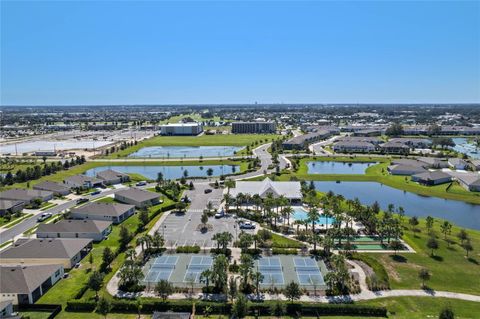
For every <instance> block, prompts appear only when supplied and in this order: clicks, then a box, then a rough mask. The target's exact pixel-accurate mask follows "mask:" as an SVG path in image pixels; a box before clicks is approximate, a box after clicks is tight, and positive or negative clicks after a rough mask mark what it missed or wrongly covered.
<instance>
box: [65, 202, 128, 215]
mask: <svg viewBox="0 0 480 319" xmlns="http://www.w3.org/2000/svg"><path fill="white" fill-rule="evenodd" d="M134 207H135V206H133V205H127V204H119V203H102V202H91V203H88V204H85V205H83V206H80V207H77V208H73V209H72V210H71V212H72V213H73V212H75V213H84V214H89V215H100V216H121V215H123V214H124V213H125V212H126V211H128V210H130V209H132V208H134Z"/></svg>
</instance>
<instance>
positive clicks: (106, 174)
mask: <svg viewBox="0 0 480 319" xmlns="http://www.w3.org/2000/svg"><path fill="white" fill-rule="evenodd" d="M96 176H97V178H98V179H101V180H102V181H103V183H104V184H105V185H115V184H121V183H125V182H128V181H130V176H128V175H127V174H124V173H121V172H117V171H114V170H113V169H107V170H104V171H101V172H98V173H97V175H96Z"/></svg>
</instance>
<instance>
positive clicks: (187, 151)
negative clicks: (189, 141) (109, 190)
mask: <svg viewBox="0 0 480 319" xmlns="http://www.w3.org/2000/svg"><path fill="white" fill-rule="evenodd" d="M242 149H243V146H149V147H142V148H141V149H139V150H138V151H136V152H134V153H132V154H130V155H129V156H128V157H154V158H183V157H200V156H203V157H221V156H222V157H223V156H232V155H234V154H235V152H238V151H240V150H242Z"/></svg>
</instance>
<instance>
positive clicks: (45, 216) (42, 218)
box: [37, 213, 52, 222]
mask: <svg viewBox="0 0 480 319" xmlns="http://www.w3.org/2000/svg"><path fill="white" fill-rule="evenodd" d="M50 217H52V213H43V214H42V215H40V216H39V217H38V218H37V221H39V222H43V221H44V220H46V219H48V218H50Z"/></svg>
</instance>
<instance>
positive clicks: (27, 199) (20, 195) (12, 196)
mask: <svg viewBox="0 0 480 319" xmlns="http://www.w3.org/2000/svg"><path fill="white" fill-rule="evenodd" d="M0 199H5V200H11V201H21V202H24V203H25V204H30V203H33V202H34V201H35V200H36V199H40V200H41V201H42V202H47V201H49V200H51V199H53V193H52V192H49V191H42V190H37V189H18V188H15V189H8V190H6V191H3V192H0Z"/></svg>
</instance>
